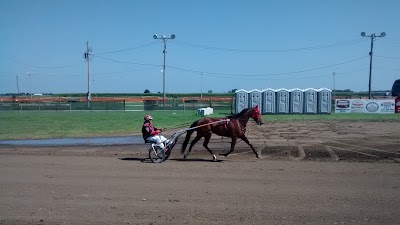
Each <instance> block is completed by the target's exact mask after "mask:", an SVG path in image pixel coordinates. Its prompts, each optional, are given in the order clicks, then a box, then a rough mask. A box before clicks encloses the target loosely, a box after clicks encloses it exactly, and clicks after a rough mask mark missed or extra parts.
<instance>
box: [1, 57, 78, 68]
mask: <svg viewBox="0 0 400 225" xmlns="http://www.w3.org/2000/svg"><path fill="white" fill-rule="evenodd" d="M8 59H9V60H11V61H14V62H17V63H20V64H24V65H26V66H29V67H32V68H36V69H65V68H69V67H75V66H76V65H78V64H70V65H61V66H35V65H31V64H28V63H25V62H21V61H18V60H16V59H13V58H8ZM83 62H84V61H82V62H81V63H83Z"/></svg>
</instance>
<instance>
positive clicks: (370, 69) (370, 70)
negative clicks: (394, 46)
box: [361, 32, 386, 99]
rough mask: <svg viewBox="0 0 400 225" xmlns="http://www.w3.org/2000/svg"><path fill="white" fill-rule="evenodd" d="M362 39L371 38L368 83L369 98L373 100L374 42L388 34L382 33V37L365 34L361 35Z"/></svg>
mask: <svg viewBox="0 0 400 225" xmlns="http://www.w3.org/2000/svg"><path fill="white" fill-rule="evenodd" d="M361 36H362V37H370V38H371V51H370V52H369V83H368V98H369V99H371V97H372V96H371V77H372V55H373V48H374V40H375V39H376V38H377V37H385V36H386V33H385V32H381V35H376V34H375V33H372V34H370V35H366V34H365V32H362V33H361Z"/></svg>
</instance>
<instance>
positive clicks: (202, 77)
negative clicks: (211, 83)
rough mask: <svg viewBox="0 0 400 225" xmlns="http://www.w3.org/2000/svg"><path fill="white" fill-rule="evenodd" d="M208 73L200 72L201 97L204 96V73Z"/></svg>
mask: <svg viewBox="0 0 400 225" xmlns="http://www.w3.org/2000/svg"><path fill="white" fill-rule="evenodd" d="M204 74H206V73H200V75H201V81H200V82H201V93H200V98H203V75H204Z"/></svg>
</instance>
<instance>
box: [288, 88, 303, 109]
mask: <svg viewBox="0 0 400 225" xmlns="http://www.w3.org/2000/svg"><path fill="white" fill-rule="evenodd" d="M289 94H290V98H289V107H290V109H289V112H290V113H303V104H304V103H303V96H304V94H303V91H302V90H301V89H298V88H294V89H291V90H289Z"/></svg>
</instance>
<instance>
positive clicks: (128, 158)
mask: <svg viewBox="0 0 400 225" xmlns="http://www.w3.org/2000/svg"><path fill="white" fill-rule="evenodd" d="M119 160H124V161H137V162H142V163H152V162H151V160H150V159H149V158H136V157H127V158H119ZM168 160H171V161H177V162H219V163H220V162H224V160H221V159H218V160H217V161H214V160H212V159H196V158H190V159H179V158H176V159H168ZM168 160H167V161H168Z"/></svg>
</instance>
